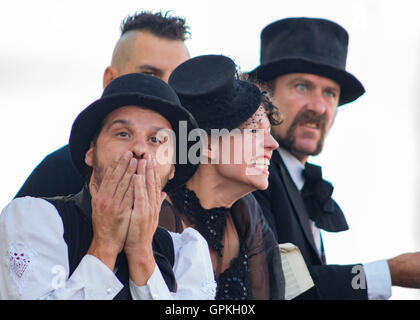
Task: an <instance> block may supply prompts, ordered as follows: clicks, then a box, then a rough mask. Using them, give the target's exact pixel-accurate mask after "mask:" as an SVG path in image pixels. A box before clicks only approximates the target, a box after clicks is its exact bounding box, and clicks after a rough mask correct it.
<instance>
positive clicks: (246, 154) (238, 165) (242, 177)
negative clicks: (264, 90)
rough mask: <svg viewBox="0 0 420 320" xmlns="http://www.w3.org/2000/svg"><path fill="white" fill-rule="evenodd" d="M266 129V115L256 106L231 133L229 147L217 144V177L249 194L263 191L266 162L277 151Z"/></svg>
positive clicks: (268, 128)
mask: <svg viewBox="0 0 420 320" xmlns="http://www.w3.org/2000/svg"><path fill="white" fill-rule="evenodd" d="M270 129H271V125H270V121H269V119H268V117H267V114H266V112H265V110H264V108H263V107H262V106H260V107H259V109H258V110H257V111H256V112H255V113H254V114H253V116H252V117H251V118H249V119H248V120H247V121H245V122H244V123H242V124H241V125H240V126H239V127H238V128H236V129H233V130H232V131H231V133H232V134H230V135H229V141H230V143H228V144H227V143H225V142H223V139H220V140H219V150H220V153H219V164H217V171H218V173H219V174H220V175H221V176H222V177H223V178H227V179H229V180H230V181H231V182H233V181H235V182H237V183H238V184H241V185H243V186H245V187H249V192H250V191H253V190H256V189H261V190H264V189H266V188H267V187H268V166H269V163H270V158H271V155H272V152H273V150H275V149H276V148H277V147H278V144H277V142H276V141H275V140H274V138H273V136H272V135H271V133H270ZM227 155H229V157H227Z"/></svg>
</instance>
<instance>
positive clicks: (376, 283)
mask: <svg viewBox="0 0 420 320" xmlns="http://www.w3.org/2000/svg"><path fill="white" fill-rule="evenodd" d="M363 269H364V271H365V275H366V283H367V292H368V298H369V300H386V299H389V298H390V297H391V295H392V281H391V273H390V272H389V266H388V262H387V261H386V260H379V261H374V262H369V263H365V264H363Z"/></svg>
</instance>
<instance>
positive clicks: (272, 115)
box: [238, 72, 283, 126]
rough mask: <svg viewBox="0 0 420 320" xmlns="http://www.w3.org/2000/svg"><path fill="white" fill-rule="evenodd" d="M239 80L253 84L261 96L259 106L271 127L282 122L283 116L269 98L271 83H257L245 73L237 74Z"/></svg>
mask: <svg viewBox="0 0 420 320" xmlns="http://www.w3.org/2000/svg"><path fill="white" fill-rule="evenodd" d="M238 78H239V80H242V81H249V82H252V83H253V84H255V85H256V86H257V87H258V88H259V89H260V90H261V93H262V96H261V105H262V106H263V107H264V110H265V112H266V114H267V117H268V120H270V124H271V125H272V126H277V125H279V124H281V123H282V122H283V116H282V114H281V113H280V111H279V109H278V108H277V107H276V106H275V105H274V104H273V103H272V102H271V98H270V97H271V96H272V92H273V91H272V87H271V86H270V85H272V83H267V82H264V83H262V82H260V81H257V80H256V79H254V78H251V77H250V76H249V75H248V74H247V73H245V72H239V73H238Z"/></svg>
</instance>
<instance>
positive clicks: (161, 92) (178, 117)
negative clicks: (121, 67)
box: [69, 73, 198, 192]
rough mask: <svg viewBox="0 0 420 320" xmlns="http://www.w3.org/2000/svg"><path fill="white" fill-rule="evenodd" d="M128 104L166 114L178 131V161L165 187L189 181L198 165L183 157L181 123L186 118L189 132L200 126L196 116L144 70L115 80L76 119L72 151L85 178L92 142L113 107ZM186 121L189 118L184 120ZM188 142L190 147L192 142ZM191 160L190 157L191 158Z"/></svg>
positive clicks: (176, 147)
mask: <svg viewBox="0 0 420 320" xmlns="http://www.w3.org/2000/svg"><path fill="white" fill-rule="evenodd" d="M124 106H139V107H143V108H146V109H150V110H153V111H155V112H157V113H159V114H161V115H162V116H163V117H165V118H166V119H167V120H168V122H169V123H170V124H171V126H172V130H173V131H174V132H175V136H176V138H177V139H176V142H175V151H176V159H175V160H176V163H175V175H174V178H173V179H171V180H169V182H168V183H167V185H166V186H165V188H164V190H165V191H166V192H168V191H172V190H174V189H176V188H177V187H179V186H181V185H182V184H184V183H185V182H187V181H188V180H189V179H190V178H191V177H192V176H193V175H194V173H195V171H196V170H197V168H198V165H194V164H190V163H185V161H184V163H183V162H182V161H179V157H180V156H182V155H180V152H179V145H180V143H179V141H178V140H179V136H178V134H179V125H180V123H179V122H180V121H186V125H187V133H188V132H189V131H191V130H193V129H195V128H197V122H196V121H195V119H194V117H193V116H192V115H191V113H190V112H188V111H187V110H186V109H185V108H183V107H182V106H181V104H180V101H179V99H178V97H177V95H176V93H175V92H174V91H173V90H172V88H170V87H169V86H168V85H167V84H166V83H165V82H163V81H162V80H160V79H158V78H156V77H152V76H149V75H145V74H140V73H131V74H126V75H123V76H121V77H118V78H116V79H114V80H113V81H111V82H110V83H109V84H108V86H107V87H106V88H105V90H104V92H103V94H102V97H101V98H100V99H99V100H96V101H95V102H93V103H92V104H91V105H89V106H88V107H87V108H86V109H85V110H83V111H82V112H81V113H80V114H79V115H78V116H77V118H76V120H75V121H74V123H73V127H72V129H71V134H70V142H69V146H70V154H71V158H72V161H73V163H74V165H75V167H76V169H77V170H78V172H79V173H80V174H81V176H82V177H83V178H85V177H86V176H87V174H88V173H89V167H88V166H87V165H86V163H85V154H86V152H87V151H88V150H89V147H90V143H91V141H92V140H93V138H94V135H95V133H97V132H98V130H99V129H100V127H101V125H102V121H103V120H104V119H105V118H106V116H107V115H108V114H110V113H111V112H112V111H114V110H116V109H118V108H120V107H124ZM184 123H185V122H184ZM186 143H187V150H188V148H189V147H191V145H192V143H191V142H186ZM187 161H188V160H187Z"/></svg>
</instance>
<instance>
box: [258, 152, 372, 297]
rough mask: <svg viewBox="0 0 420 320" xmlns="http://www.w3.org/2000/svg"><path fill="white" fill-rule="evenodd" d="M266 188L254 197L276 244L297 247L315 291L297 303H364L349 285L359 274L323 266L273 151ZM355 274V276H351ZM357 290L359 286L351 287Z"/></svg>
mask: <svg viewBox="0 0 420 320" xmlns="http://www.w3.org/2000/svg"><path fill="white" fill-rule="evenodd" d="M269 171H270V176H269V187H268V189H267V190H264V191H261V190H258V191H256V192H254V196H255V197H256V198H257V200H258V202H259V203H260V205H261V207H262V209H263V212H264V215H265V217H266V219H267V220H268V223H269V225H270V226H271V228H272V229H273V231H274V233H275V235H276V236H277V241H278V243H286V242H291V243H293V244H295V245H297V246H298V247H299V249H300V251H301V253H302V255H303V258H304V259H305V262H306V264H307V266H308V269H309V271H310V273H311V276H312V279H313V281H314V283H315V288H313V289H311V290H309V291H308V292H306V293H304V294H302V295H301V296H300V297H299V298H300V299H339V300H342V299H367V298H368V297H367V289H360V288H358V289H353V287H352V281H353V278H354V277H355V276H357V275H358V273H359V272H360V269H361V268H360V267H358V268H355V269H353V267H354V266H356V265H327V264H325V259H323V257H321V256H320V255H319V253H318V250H317V247H316V245H315V242H314V238H313V234H312V230H311V227H310V224H309V214H308V210H310V209H311V208H306V206H305V204H304V202H303V199H302V196H301V195H300V192H299V190H298V189H297V187H296V185H295V183H294V182H293V180H292V178H291V176H290V174H289V172H288V171H287V168H286V166H285V164H284V162H283V160H282V158H281V156H280V153H279V152H278V151H277V150H276V151H274V152H273V156H272V158H271V164H270V168H269ZM352 270H353V271H355V272H356V271H357V272H358V273H352ZM355 287H359V286H355Z"/></svg>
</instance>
